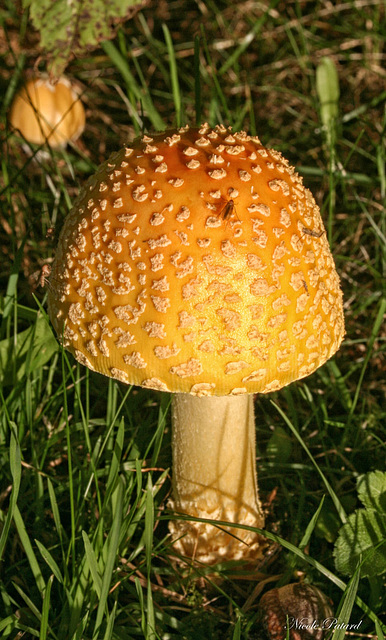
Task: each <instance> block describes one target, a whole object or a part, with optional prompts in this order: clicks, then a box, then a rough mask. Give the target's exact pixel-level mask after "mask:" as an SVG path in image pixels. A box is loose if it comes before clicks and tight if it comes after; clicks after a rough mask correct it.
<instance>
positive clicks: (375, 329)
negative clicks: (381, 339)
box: [342, 298, 386, 445]
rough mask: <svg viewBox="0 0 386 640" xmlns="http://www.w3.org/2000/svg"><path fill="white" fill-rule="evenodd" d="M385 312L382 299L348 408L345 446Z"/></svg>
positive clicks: (344, 438) (349, 436)
mask: <svg viewBox="0 0 386 640" xmlns="http://www.w3.org/2000/svg"><path fill="white" fill-rule="evenodd" d="M385 311H386V298H383V299H382V300H380V302H379V305H378V312H377V315H376V318H375V321H374V324H373V326H372V329H371V335H370V338H369V340H368V343H367V352H366V356H365V358H364V360H363V364H362V369H361V372H360V375H359V380H358V383H357V386H356V389H355V394H354V398H353V401H352V405H351V408H350V413H349V414H348V417H347V423H346V429H345V432H344V435H343V439H342V445H345V444H347V442H348V441H349V440H350V439H351V432H352V425H351V423H352V418H353V416H354V412H355V409H356V406H357V404H358V400H359V396H360V392H361V389H362V384H363V380H364V377H365V373H366V370H367V367H368V364H369V362H370V358H371V355H372V352H373V348H374V343H375V340H376V339H377V337H378V335H379V332H380V330H381V327H382V324H383V320H384V315H385Z"/></svg>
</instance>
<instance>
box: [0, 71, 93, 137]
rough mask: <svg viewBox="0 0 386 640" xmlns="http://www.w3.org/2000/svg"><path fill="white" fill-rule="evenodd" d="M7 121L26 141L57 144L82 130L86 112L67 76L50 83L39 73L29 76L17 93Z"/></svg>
mask: <svg viewBox="0 0 386 640" xmlns="http://www.w3.org/2000/svg"><path fill="white" fill-rule="evenodd" d="M9 121H10V124H11V125H12V127H13V128H14V129H17V130H18V131H20V133H21V135H22V136H23V137H24V138H25V139H26V140H27V141H28V142H31V143H32V144H39V145H40V144H44V143H45V142H47V141H48V142H49V144H50V146H51V147H59V146H61V145H64V144H66V143H67V142H69V141H70V140H71V141H72V142H74V141H75V140H77V138H79V136H80V135H81V134H82V132H83V130H84V126H85V112H84V107H83V104H82V102H81V101H80V99H79V96H78V94H77V93H76V91H75V90H74V88H73V87H72V86H71V84H70V82H69V80H68V79H67V78H60V79H59V80H58V81H57V82H56V83H51V82H50V81H49V79H48V77H45V76H42V77H39V78H34V79H32V80H29V82H27V84H26V85H25V86H24V87H23V88H22V89H21V91H20V92H19V93H18V94H17V95H16V97H15V99H14V101H13V103H12V107H11V111H10V114H9Z"/></svg>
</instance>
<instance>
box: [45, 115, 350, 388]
mask: <svg viewBox="0 0 386 640" xmlns="http://www.w3.org/2000/svg"><path fill="white" fill-rule="evenodd" d="M230 201H232V203H231V204H230V205H228V207H227V203H229V202H230ZM224 207H227V208H226V211H227V215H226V216H224V215H223V212H224ZM236 210H237V213H236ZM321 228H323V223H322V220H321V216H320V212H319V208H318V207H317V205H316V203H315V201H314V198H313V197H312V195H311V193H310V191H309V190H308V189H306V188H305V187H304V186H303V184H302V180H301V178H300V177H299V176H298V175H297V173H296V172H295V171H294V169H293V168H292V167H290V166H289V164H288V162H287V161H286V160H285V159H284V158H283V157H282V155H281V154H280V153H279V152H277V151H275V150H273V149H266V148H264V147H263V145H262V144H261V142H260V140H259V139H258V138H257V137H254V136H249V135H247V134H246V133H245V132H243V131H241V132H232V130H231V129H230V128H226V127H224V126H221V125H220V126H216V127H214V128H213V129H212V128H210V127H209V126H208V125H206V124H205V125H203V126H202V127H200V128H197V129H193V128H189V127H184V128H181V129H178V130H173V131H169V132H166V133H157V134H155V135H152V136H151V137H150V136H143V137H142V138H140V139H138V140H136V141H134V143H133V144H132V145H131V146H130V147H129V146H127V147H124V148H123V149H121V150H120V151H118V152H117V153H115V154H113V155H112V156H111V157H110V159H109V160H108V161H107V162H105V163H104V164H103V165H102V166H101V167H100V168H99V169H98V171H97V172H96V174H95V175H94V176H93V177H92V178H91V179H90V180H89V181H88V183H87V184H86V185H85V187H84V188H83V190H82V192H81V194H80V196H79V198H78V199H77V201H76V203H75V204H74V207H73V209H72V211H71V212H70V214H69V215H68V217H67V218H66V220H65V223H64V226H63V229H62V232H61V235H60V239H59V245H58V249H57V253H56V258H55V261H54V263H53V266H52V275H51V279H52V281H53V282H55V286H54V287H53V289H52V291H50V292H49V312H50V317H51V320H52V322H53V324H54V326H55V328H56V331H57V332H58V335H59V336H62V337H63V344H64V346H65V347H66V348H68V349H69V350H70V351H71V352H72V353H73V354H74V355H75V357H76V358H77V360H78V361H79V362H81V363H82V364H84V365H86V366H88V367H89V368H90V369H94V370H95V371H98V372H100V373H103V374H105V375H108V376H111V377H113V378H116V379H118V380H121V381H123V382H125V383H128V384H136V385H141V386H143V387H149V388H153V389H158V390H164V391H173V392H190V393H193V394H196V395H212V394H215V395H226V394H240V393H254V392H260V393H267V392H270V391H274V390H277V389H279V388H281V387H283V386H284V385H286V384H288V383H290V382H292V381H293V380H296V379H298V378H302V377H304V376H307V375H309V374H310V373H312V372H313V371H314V370H315V369H317V368H318V367H319V366H321V365H322V364H323V363H324V362H325V361H326V360H327V359H328V358H329V357H331V356H332V355H333V354H334V353H335V352H336V350H337V349H338V348H339V345H340V343H341V341H342V339H343V335H344V321H343V310H342V293H341V290H340V286H339V278H338V276H337V273H336V270H335V266H334V261H333V258H332V256H331V252H330V249H329V246H328V242H327V239H326V236H325V235H323V236H322V235H321V236H319V237H316V236H315V235H312V234H305V233H304V229H310V230H318V231H319V230H320V229H321Z"/></svg>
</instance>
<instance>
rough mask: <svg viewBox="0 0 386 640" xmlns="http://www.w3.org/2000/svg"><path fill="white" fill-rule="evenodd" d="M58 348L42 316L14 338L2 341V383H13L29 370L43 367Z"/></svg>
mask: <svg viewBox="0 0 386 640" xmlns="http://www.w3.org/2000/svg"><path fill="white" fill-rule="evenodd" d="M57 350H58V343H57V342H56V339H55V337H54V335H53V333H52V331H51V329H50V327H49V326H48V323H47V321H46V320H45V318H43V317H42V316H38V317H37V320H36V323H35V324H34V325H33V326H31V327H29V328H28V329H26V330H25V331H21V332H20V333H18V334H17V335H16V336H15V337H13V338H12V339H10V338H6V339H5V340H1V342H0V383H2V384H4V385H13V384H14V383H15V381H16V382H20V380H22V378H23V376H25V375H26V373H28V372H29V371H34V370H35V369H37V368H39V367H42V366H43V365H44V364H46V362H48V360H50V358H51V357H52V355H53V354H54V353H55V351H57Z"/></svg>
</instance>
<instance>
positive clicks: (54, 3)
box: [23, 0, 147, 76]
mask: <svg viewBox="0 0 386 640" xmlns="http://www.w3.org/2000/svg"><path fill="white" fill-rule="evenodd" d="M145 4H147V3H146V1H143V0H109V2H105V0H72V1H71V2H68V1H67V0H23V6H24V7H25V8H26V7H29V9H30V18H31V20H32V24H33V26H34V27H35V29H36V30H37V31H39V32H40V45H41V47H42V48H43V49H44V51H45V53H46V55H47V56H48V58H49V59H50V64H51V72H52V73H53V74H54V75H55V76H59V75H61V74H62V73H63V71H64V69H65V68H66V66H67V64H68V62H69V61H70V60H71V59H72V58H73V57H74V56H79V55H82V54H84V53H85V52H86V51H90V50H91V49H94V48H96V47H97V46H98V44H99V43H100V42H102V41H103V40H109V39H110V38H113V37H114V35H115V31H116V27H117V26H118V25H119V24H120V23H121V22H124V21H125V20H127V19H129V18H131V17H133V15H134V14H135V13H136V12H137V11H138V10H139V9H141V8H142V7H143V6H144V5H145Z"/></svg>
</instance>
